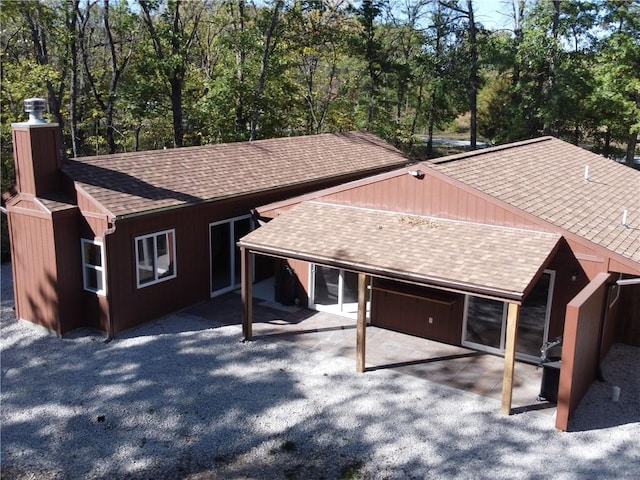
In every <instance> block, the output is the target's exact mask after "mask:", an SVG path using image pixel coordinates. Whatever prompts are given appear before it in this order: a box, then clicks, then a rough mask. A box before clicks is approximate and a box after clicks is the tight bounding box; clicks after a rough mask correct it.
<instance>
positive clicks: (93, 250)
mask: <svg viewBox="0 0 640 480" xmlns="http://www.w3.org/2000/svg"><path fill="white" fill-rule="evenodd" d="M80 242H81V248H82V281H83V284H84V289H85V290H86V291H88V292H93V293H97V294H98V295H106V293H107V291H106V282H105V275H104V250H103V246H102V243H101V242H97V241H95V240H88V239H86V238H83V239H81V240H80Z"/></svg>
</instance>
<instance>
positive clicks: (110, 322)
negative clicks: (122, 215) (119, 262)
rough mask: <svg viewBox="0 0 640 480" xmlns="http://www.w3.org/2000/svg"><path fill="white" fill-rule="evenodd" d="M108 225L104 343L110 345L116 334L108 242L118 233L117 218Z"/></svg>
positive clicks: (104, 237) (105, 252) (105, 246)
mask: <svg viewBox="0 0 640 480" xmlns="http://www.w3.org/2000/svg"><path fill="white" fill-rule="evenodd" d="M108 223H109V225H111V226H110V227H109V228H107V229H106V230H105V231H104V234H103V237H102V238H103V239H104V255H105V257H106V260H107V262H106V263H107V265H106V266H107V310H108V313H107V339H106V340H105V341H104V343H109V342H110V341H111V340H113V337H114V333H113V320H112V319H111V312H112V307H113V297H112V296H111V274H110V272H111V265H110V258H111V257H110V255H109V254H108V252H109V245H108V243H109V242H108V240H109V236H110V235H112V234H113V233H115V231H116V219H115V217H112V218H110V219H108Z"/></svg>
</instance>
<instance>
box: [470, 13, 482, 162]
mask: <svg viewBox="0 0 640 480" xmlns="http://www.w3.org/2000/svg"><path fill="white" fill-rule="evenodd" d="M467 11H468V15H469V45H470V48H471V66H470V70H469V110H470V112H471V125H470V129H469V143H470V144H471V150H475V149H476V146H477V132H478V125H477V119H478V82H479V80H478V42H477V40H476V30H477V28H476V22H475V18H474V14H473V0H467Z"/></svg>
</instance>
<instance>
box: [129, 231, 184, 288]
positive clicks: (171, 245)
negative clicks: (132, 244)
mask: <svg viewBox="0 0 640 480" xmlns="http://www.w3.org/2000/svg"><path fill="white" fill-rule="evenodd" d="M175 259H176V243H175V230H165V231H164V232H158V233H152V234H150V235H145V236H143V237H136V264H137V265H136V271H137V277H138V288H141V287H146V286H148V285H153V284H154V283H158V282H163V281H165V280H169V279H171V278H175V277H176V262H175Z"/></svg>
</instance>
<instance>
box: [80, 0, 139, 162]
mask: <svg viewBox="0 0 640 480" xmlns="http://www.w3.org/2000/svg"><path fill="white" fill-rule="evenodd" d="M111 3H112V2H110V0H103V3H102V8H101V9H99V11H98V12H97V14H96V17H97V16H99V17H100V20H98V19H97V18H96V19H92V16H91V15H92V12H94V11H95V10H97V9H98V7H97V6H96V5H97V4H96V3H89V2H87V6H86V8H85V9H84V11H83V12H82V13H81V14H80V16H81V20H82V21H81V25H80V26H81V28H80V32H79V40H80V48H81V51H82V64H83V67H84V71H85V74H86V78H87V81H88V83H89V86H90V88H91V92H92V93H93V97H94V98H95V101H96V103H97V104H98V106H99V108H100V110H101V112H102V114H103V115H104V119H105V123H106V142H107V153H115V151H116V142H115V132H116V128H115V126H114V115H115V107H116V99H117V94H118V87H119V83H120V80H121V78H122V75H123V73H124V71H125V69H126V68H127V65H128V64H129V60H130V59H131V54H132V52H133V45H134V43H135V42H136V35H135V24H136V22H135V21H134V19H133V16H132V14H131V13H130V12H129V11H128V10H127V8H126V4H123V3H116V4H115V5H114V9H115V11H114V12H113V13H115V15H112V8H111ZM94 7H95V8H94ZM114 17H115V18H114ZM100 50H106V52H100ZM90 53H91V56H90ZM101 59H102V61H103V62H104V63H105V65H100V64H98V63H96V60H98V61H100V60H101ZM91 60H93V62H92V61H91ZM96 70H97V71H96ZM97 75H100V77H102V78H97ZM101 80H102V81H101ZM99 83H100V84H99Z"/></svg>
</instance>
